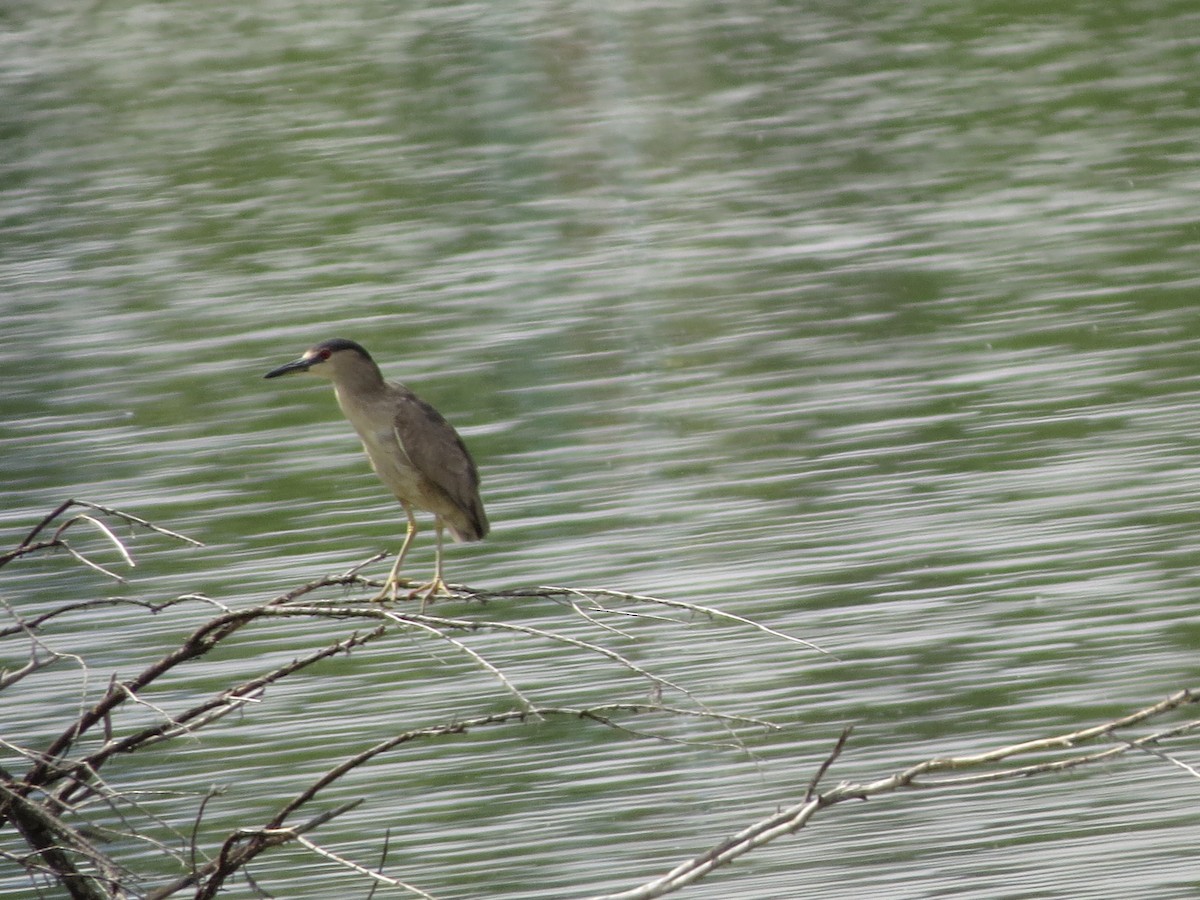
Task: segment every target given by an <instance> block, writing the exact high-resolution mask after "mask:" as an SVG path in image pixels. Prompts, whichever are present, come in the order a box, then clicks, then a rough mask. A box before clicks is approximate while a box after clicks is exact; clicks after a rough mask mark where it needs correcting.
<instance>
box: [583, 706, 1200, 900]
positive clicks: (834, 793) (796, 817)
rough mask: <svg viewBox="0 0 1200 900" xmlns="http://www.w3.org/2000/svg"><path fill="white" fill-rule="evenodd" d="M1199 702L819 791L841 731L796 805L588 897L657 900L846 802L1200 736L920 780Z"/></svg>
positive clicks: (1089, 736)
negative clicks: (622, 887)
mask: <svg viewBox="0 0 1200 900" xmlns="http://www.w3.org/2000/svg"><path fill="white" fill-rule="evenodd" d="M1196 702H1200V694H1197V693H1195V692H1192V691H1189V690H1182V691H1178V692H1177V693H1174V694H1172V695H1171V696H1169V697H1167V698H1166V699H1164V700H1162V701H1160V702H1158V703H1155V704H1153V705H1151V706H1147V707H1145V708H1144V709H1140V710H1138V711H1137V712H1134V713H1131V714H1130V715H1127V716H1124V717H1122V718H1119V719H1115V720H1113V721H1111V722H1105V723H1103V724H1100V725H1096V726H1093V727H1091V728H1085V729H1081V730H1078V731H1072V732H1069V733H1067V734H1061V735H1054V736H1052V737H1046V738H1037V739H1034V740H1030V741H1025V742H1022V743H1020V744H1013V745H1010V746H1006V747H999V748H997V749H994V750H989V751H986V752H984V753H979V754H975V755H972V756H956V757H935V758H933V759H928V760H925V761H924V762H921V763H918V764H916V765H914V766H911V767H909V768H907V769H905V770H903V771H901V772H897V773H895V774H893V775H889V776H887V777H885V778H880V779H878V780H876V781H871V782H866V783H861V782H842V783H841V784H839V785H837V786H836V787H834V788H832V789H831V790H829V791H827V792H825V793H817V792H816V787H817V786H818V784H819V782H820V780H821V779H822V777H823V776H824V775H825V774H826V773H827V772H828V770H829V769H830V767H831V766H832V765H833V764H834V762H835V761H836V760H837V758H838V757H839V756H840V755H841V754H842V753H843V751H844V750H845V748H846V744H847V741H848V739H849V736H850V730H849V729H846V730H844V731H843V732H842V734H841V736H840V737H839V738H838V740H837V743H836V744H835V745H834V747H833V749H832V750H831V751H830V752H829V754H828V755H827V756H826V757H825V759H824V760H822V762H821V764H820V765H819V767H818V768H817V773H816V775H815V776H814V777H813V780H812V782H811V783H810V784H809V788H808V790H807V791H806V793H805V796H804V799H803V800H801V801H800V802H799V803H797V804H794V805H792V806H789V807H787V808H786V809H783V810H781V811H780V812H777V813H774V814H773V815H770V816H768V817H766V818H765V819H761V820H759V821H757V822H755V823H754V824H752V825H750V826H749V827H747V828H745V829H744V830H742V831H740V832H738V833H737V834H735V835H734V836H733V837H731V838H728V839H727V840H724V841H722V842H720V843H719V844H717V845H715V846H714V847H712V848H711V849H709V850H707V851H705V852H704V853H702V854H700V855H699V856H697V857H694V858H693V859H690V860H687V861H686V862H683V863H680V864H679V865H678V866H676V867H675V868H673V869H671V870H670V871H669V872H667V873H666V874H665V875H662V876H661V877H659V878H656V879H653V880H652V881H648V882H646V883H645V884H642V885H639V886H638V887H635V888H632V889H630V890H627V891H622V892H620V893H617V894H605V895H603V896H600V897H593V898H591V900H651V898H654V897H662V896H665V895H667V894H671V893H674V892H675V891H678V890H681V889H682V888H684V887H686V886H687V885H689V884H692V883H694V882H696V881H698V880H700V879H701V878H703V877H704V876H706V875H708V874H709V873H710V872H712V871H713V870H715V869H717V868H720V867H721V866H725V865H728V864H729V863H731V862H733V860H735V859H737V858H738V857H740V856H744V855H745V854H747V853H749V852H751V851H753V850H756V849H758V848H759V847H763V846H765V845H767V844H769V843H771V842H772V841H774V840H776V839H777V838H780V837H783V836H784V835H789V834H795V833H796V832H797V831H799V830H800V829H802V828H804V827H805V826H806V825H807V824H808V823H809V821H810V820H811V819H812V818H813V816H815V815H816V814H817V813H818V812H819V811H821V810H823V809H827V808H829V807H832V806H835V805H837V804H839V803H842V802H845V801H846V800H866V799H867V798H869V797H878V796H881V795H884V794H891V793H895V792H897V791H901V790H916V789H920V790H936V789H942V788H952V787H963V786H966V785H973V784H983V783H987V782H994V781H1001V780H1010V779H1014V778H1029V777H1031V776H1036V775H1047V774H1051V773H1056V772H1061V771H1064V770H1066V769H1070V768H1076V767H1078V766H1083V765H1087V764H1089V763H1094V762H1098V761H1100V760H1106V759H1111V758H1113V757H1116V756H1122V755H1124V754H1127V753H1129V752H1130V751H1132V750H1136V749H1141V748H1143V747H1152V746H1153V745H1155V744H1157V743H1159V742H1160V741H1162V740H1165V739H1167V738H1169V737H1176V736H1179V735H1182V734H1187V733H1190V732H1193V731H1196V730H1200V720H1191V721H1188V722H1185V723H1183V724H1181V725H1177V726H1174V727H1172V728H1167V729H1163V730H1161V731H1157V732H1154V733H1151V734H1147V735H1144V736H1142V737H1139V738H1136V739H1133V740H1122V741H1121V743H1120V744H1118V745H1117V746H1114V747H1110V748H1107V749H1105V750H1102V751H1098V752H1093V753H1080V754H1075V755H1073V756H1069V757H1067V758H1066V759H1057V760H1049V761H1043V762H1038V763H1032V764H1029V765H1024V766H1016V767H1012V768H1007V769H1003V768H991V769H988V770H986V771H982V772H977V773H974V774H972V775H963V776H958V777H954V778H940V779H922V776H924V775H927V774H928V773H931V772H943V771H949V770H961V769H971V768H982V767H986V766H990V765H992V764H995V763H1000V762H1003V761H1005V760H1008V759H1011V758H1014V757H1017V756H1026V755H1029V754H1033V753H1042V752H1045V751H1047V750H1056V749H1063V748H1068V749H1069V748H1074V747H1076V746H1078V745H1080V744H1084V743H1088V742H1090V741H1094V740H1097V739H1099V738H1102V737H1107V736H1110V735H1112V734H1113V733H1114V732H1116V731H1118V730H1120V729H1123V728H1129V727H1131V726H1133V725H1137V724H1140V723H1143V722H1146V721H1149V720H1151V719H1153V718H1156V717H1159V716H1162V715H1164V714H1166V713H1168V712H1171V711H1173V710H1175V709H1178V708H1180V707H1183V706H1187V705H1190V704H1193V703H1196Z"/></svg>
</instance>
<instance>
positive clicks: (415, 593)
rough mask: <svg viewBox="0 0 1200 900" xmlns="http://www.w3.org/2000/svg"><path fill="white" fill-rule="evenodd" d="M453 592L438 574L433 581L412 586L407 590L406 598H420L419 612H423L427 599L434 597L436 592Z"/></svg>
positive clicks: (427, 602)
mask: <svg viewBox="0 0 1200 900" xmlns="http://www.w3.org/2000/svg"><path fill="white" fill-rule="evenodd" d="M453 593H454V592H453V591H452V590H450V585H448V584H446V582H445V581H444V580H443V579H442V577H441V576H440V575H439V576H437V577H436V578H434V579H433V581H430V582H428V583H427V584H422V585H421V586H419V587H416V588H413V589H412V590H411V591H409V592H408V599H409V600H416V599H418V598H420V600H421V609H420V612H421V613H424V612H425V607H426V606H427V605H428V604H429V601H430V600H432V599H433V598H434V597H436V596H437V595H438V594H447V595H449V594H453Z"/></svg>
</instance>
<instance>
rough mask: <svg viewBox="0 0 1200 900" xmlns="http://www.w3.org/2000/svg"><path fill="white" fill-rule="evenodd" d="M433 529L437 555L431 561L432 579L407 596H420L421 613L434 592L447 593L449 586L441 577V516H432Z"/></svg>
mask: <svg viewBox="0 0 1200 900" xmlns="http://www.w3.org/2000/svg"><path fill="white" fill-rule="evenodd" d="M433 527H434V530H435V531H437V555H436V556H435V557H434V563H433V581H431V582H429V584H423V585H421V586H420V587H419V588H417V589H416V590H415V591H413V592H412V593H411V594H409V595H408V596H409V597H410V598H412V597H417V596H420V598H421V613H424V612H425V606H426V604H428V603H429V601H430V600H432V599H433V597H434V595H435V594H449V593H450V588H449V587H448V586H447V585H446V580H445V579H444V578H442V531H443V528H444V526H443V525H442V517H441V516H434V519H433Z"/></svg>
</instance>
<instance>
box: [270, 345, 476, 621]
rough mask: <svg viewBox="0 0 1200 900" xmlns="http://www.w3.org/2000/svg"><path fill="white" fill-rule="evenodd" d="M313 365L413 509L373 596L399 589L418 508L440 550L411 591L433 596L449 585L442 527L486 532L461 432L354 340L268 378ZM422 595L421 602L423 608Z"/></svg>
mask: <svg viewBox="0 0 1200 900" xmlns="http://www.w3.org/2000/svg"><path fill="white" fill-rule="evenodd" d="M291 372H308V373H310V374H313V375H320V376H323V377H325V378H328V379H330V380H331V381H332V382H333V390H334V393H335V394H337V401H338V406H340V407H341V408H342V412H343V413H344V414H345V416H346V418H347V419H349V420H350V424H351V425H353V426H354V430H355V431H357V432H358V436H359V438H360V439H361V440H362V445H363V449H364V450H366V451H367V458H368V459H369V460H370V461H371V467H372V468H373V469H374V470H375V473H376V474H377V475H378V476H379V478H380V480H381V481H383V483H384V484H385V485H387V487H388V488H389V489H390V490H391V492H392V493H393V494H395V495H396V499H397V500H399V501H400V505H401V506H402V507H404V514H405V515H406V516H407V517H408V531H407V532H406V533H405V535H404V543H403V544H401V546H400V552H399V553H397V554H396V563H395V565H393V566H392V572H391V574H390V575H388V580H387V582H386V583H385V584H384V586H383V590H382V591H380V592H379V594H378V596H377V597H375V599H376V600H383V599H386V598H388V597H389V596H390V597H391V599H392V600H395V599H397V597H398V595H399V574H400V567H401V566H402V565H403V564H404V556H405V554H407V553H408V548H409V547H410V546H412V542H413V538H414V537H415V536H416V534H417V520H416V518H414V516H413V508H414V507H415V508H416V509H420V510H424V511H425V512H430V513H433V521H434V527H435V529H436V530H437V557H436V562H435V564H434V566H435V567H434V574H433V580H432V581H430V582H429V583H428V584H423V585H421V586H420V587H418V588H416V589H415V590H413V591H412V592H411V593H409V597H410V598H412V597H416V596H417V595H418V594H420V595H421V596H422V600H423V601H425V600H428V599H429V598H430V597H432V596H433V595H434V594H437V593H439V592H442V593H448V592H449V589H448V588H447V587H446V582H445V581H444V580H443V578H442V529H443V527H445V528H449V529H450V534H451V535H453V537H454V539H455V540H456V541H479V540H482V539H483V538H484V536H485V535H486V534H487V533H488V520H487V515H486V514H485V513H484V511H483V501H482V500H480V499H479V473H478V471H477V470H476V468H475V462H474V460H472V459H471V454H470V453H468V452H467V447H466V445H465V444H464V443H463V441H462V438H461V437H459V436H458V432H457V431H455V430H454V428H453V426H451V424H450V423H449V422H447V421H446V420H445V419H444V418H443V417H442V414H441V413H439V412H438V411H437V410H436V409H434V408H433V407H432V406H430V405H429V404H428V403H426V402H425V401H424V400H421V399H420V398H419V397H417V395H416V394H414V393H413V392H412V391H410V390H409V389H408V388H406V387H405V386H404V385H402V384H398V383H396V382H394V381H385V380H384V378H383V374H382V373H381V372H380V371H379V366H377V365H376V364H375V360H373V359H371V354H369V353H367V351H366V350H364V349H363V348H362V346H360V345H359V344H356V343H355V342H354V341H347V340H344V339H342V338H333V339H332V340H328V341H322V342H321V343H319V344H317V345H316V346H315V347H312V348H311V349H309V350H308V351H306V352H305V354H304V355H303V356H302V357H300V358H299V359H298V360H296V361H295V362H290V363H288V364H287V365H284V366H280V367H279V368H278V369H272V370H271V371H270V372H268V373H267V374H266V376H265V377H266V378H276V377H278V376H280V375H287V374H288V373H291ZM423 608H424V602H423V603H422V609H423Z"/></svg>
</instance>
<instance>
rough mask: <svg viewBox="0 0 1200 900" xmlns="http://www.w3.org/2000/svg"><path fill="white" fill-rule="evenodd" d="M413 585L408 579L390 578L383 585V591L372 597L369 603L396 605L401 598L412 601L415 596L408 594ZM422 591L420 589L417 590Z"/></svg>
mask: <svg viewBox="0 0 1200 900" xmlns="http://www.w3.org/2000/svg"><path fill="white" fill-rule="evenodd" d="M411 584H412V581H410V580H409V579H407V578H389V579H388V580H387V581H385V582H384V584H383V589H382V590H381V591H380V592H379V593H378V594H376V595H375V596H374V597H372V598H371V599H370V600H369V601H367V602H369V603H395V602H396V601H398V600H399V599H400V598H401V597H405V598H406V599H408V600H411V599H412V597H413V595H412V594H411V593H408V591H409V586H410V585H411ZM416 590H418V591H419V590H420V588H419V587H418V588H416Z"/></svg>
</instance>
